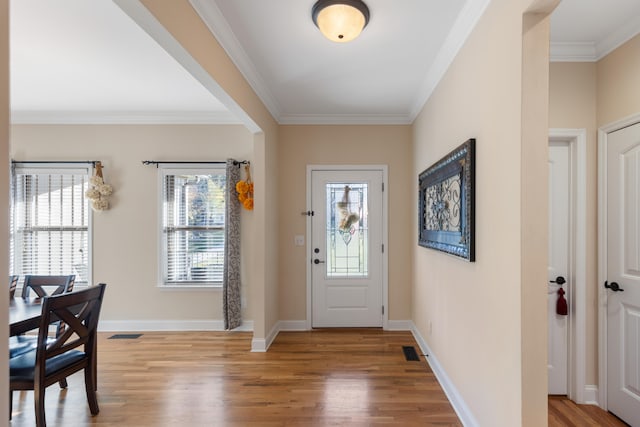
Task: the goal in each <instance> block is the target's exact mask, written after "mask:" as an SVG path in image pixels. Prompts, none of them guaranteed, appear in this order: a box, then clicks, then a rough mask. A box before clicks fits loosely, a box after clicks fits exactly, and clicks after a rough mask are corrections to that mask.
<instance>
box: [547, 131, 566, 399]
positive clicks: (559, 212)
mask: <svg viewBox="0 0 640 427" xmlns="http://www.w3.org/2000/svg"><path fill="white" fill-rule="evenodd" d="M570 185H571V156H570V147H569V144H568V143H550V144H549V263H548V264H549V265H548V278H549V279H548V280H549V283H547V284H546V286H547V293H548V297H547V315H548V359H547V372H548V378H549V381H548V387H549V394H563V395H564V394H567V366H568V362H567V361H568V359H567V354H568V352H567V349H568V335H567V329H568V328H567V317H568V316H564V315H559V314H557V313H556V303H557V301H558V290H559V289H560V288H562V289H563V290H564V291H565V295H564V298H565V299H566V300H567V301H570V295H569V290H570V286H569V283H564V284H560V283H558V282H563V281H565V280H567V281H568V280H569V279H570V277H569V272H570V270H569V268H570V264H569V259H570V258H569V239H570V234H569V230H570V223H571V221H570V203H571V191H570V188H571V187H570ZM560 278H562V279H560Z"/></svg>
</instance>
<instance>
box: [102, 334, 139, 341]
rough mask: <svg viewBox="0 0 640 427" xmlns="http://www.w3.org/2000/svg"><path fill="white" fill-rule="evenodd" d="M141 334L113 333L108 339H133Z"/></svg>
mask: <svg viewBox="0 0 640 427" xmlns="http://www.w3.org/2000/svg"><path fill="white" fill-rule="evenodd" d="M141 336H142V334H115V335H111V336H110V337H109V339H110V340H135V339H136V338H140V337H141Z"/></svg>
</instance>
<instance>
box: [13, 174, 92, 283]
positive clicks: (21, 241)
mask: <svg viewBox="0 0 640 427" xmlns="http://www.w3.org/2000/svg"><path fill="white" fill-rule="evenodd" d="M90 170H91V164H90V163H86V164H85V163H83V164H80V165H79V164H68V165H66V164H55V165H52V164H46V165H41V166H40V165H38V166H34V165H29V164H18V165H15V166H14V168H13V175H12V185H11V223H10V232H11V236H10V271H11V274H18V275H20V279H21V281H22V279H24V276H25V275H27V274H37V275H68V274H75V275H76V285H87V284H88V283H89V278H90V265H89V263H90V260H91V253H90V244H89V239H90V236H89V225H90V224H89V222H90V217H91V215H90V214H89V204H88V201H87V199H86V198H85V196H84V193H85V191H86V190H87V185H88V180H89V176H90Z"/></svg>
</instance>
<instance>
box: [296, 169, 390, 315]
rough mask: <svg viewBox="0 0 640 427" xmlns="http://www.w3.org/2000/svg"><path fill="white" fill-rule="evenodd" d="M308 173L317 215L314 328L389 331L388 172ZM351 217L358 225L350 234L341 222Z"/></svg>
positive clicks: (312, 251)
mask: <svg viewBox="0 0 640 427" xmlns="http://www.w3.org/2000/svg"><path fill="white" fill-rule="evenodd" d="M307 172H308V173H307V179H308V202H309V204H308V206H310V211H312V212H313V215H312V216H310V217H309V221H308V225H309V226H308V235H309V236H310V238H309V239H308V248H307V249H308V254H309V258H308V270H309V272H308V281H309V284H308V288H307V289H308V292H309V293H310V294H309V295H308V304H307V305H308V310H309V311H308V314H307V319H308V326H309V327H356V326H363V327H364V326H374V327H376V326H377V327H379V326H385V327H386V321H387V318H388V316H387V313H386V310H384V312H383V306H386V301H387V284H386V262H387V261H386V254H385V253H384V252H383V242H384V241H385V240H386V225H385V221H386V219H385V218H386V206H385V205H386V197H385V194H384V193H385V192H383V191H382V189H383V182H384V181H385V179H386V168H385V167H374V166H371V167H364V166H361V167H348V166H344V167H335V166H308V168H307ZM345 192H346V193H347V197H348V199H349V200H348V204H346V205H345V204H344V203H342V202H344V201H345V200H346V199H344V197H345ZM343 217H344V218H343ZM347 217H349V218H350V219H354V220H355V221H354V222H352V225H349V224H347V227H346V228H345V227H344V225H345V224H344V223H341V219H345V218H347ZM340 224H342V225H343V227H339V225H340ZM346 256H348V258H347V257H346ZM345 260H348V263H346V262H347V261H345ZM354 262H355V264H354ZM345 268H346V269H345Z"/></svg>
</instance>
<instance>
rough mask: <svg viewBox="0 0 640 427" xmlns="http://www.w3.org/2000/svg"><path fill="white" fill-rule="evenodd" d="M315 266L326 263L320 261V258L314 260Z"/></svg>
mask: <svg viewBox="0 0 640 427" xmlns="http://www.w3.org/2000/svg"><path fill="white" fill-rule="evenodd" d="M313 263H314V264H324V261H320V260H319V259H318V258H316V259H314V260H313Z"/></svg>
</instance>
